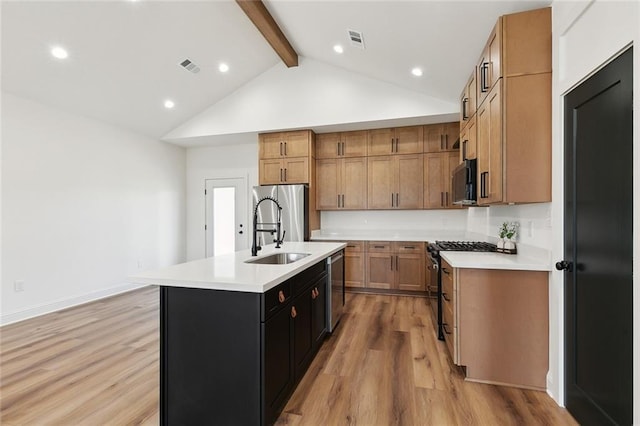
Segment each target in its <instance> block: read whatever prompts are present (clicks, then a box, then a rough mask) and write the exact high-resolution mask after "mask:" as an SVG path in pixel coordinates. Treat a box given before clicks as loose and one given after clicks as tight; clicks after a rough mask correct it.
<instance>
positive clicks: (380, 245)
mask: <svg viewBox="0 0 640 426" xmlns="http://www.w3.org/2000/svg"><path fill="white" fill-rule="evenodd" d="M424 253H425V247H424V243H422V242H394V243H391V242H381V241H370V242H369V243H368V244H367V267H366V269H367V282H366V287H367V288H377V289H385V290H391V289H393V290H402V291H424V290H425V279H424V272H425V271H424Z"/></svg>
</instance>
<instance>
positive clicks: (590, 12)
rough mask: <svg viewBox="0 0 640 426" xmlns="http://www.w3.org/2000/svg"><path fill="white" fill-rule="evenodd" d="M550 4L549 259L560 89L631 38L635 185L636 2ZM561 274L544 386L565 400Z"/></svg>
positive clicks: (639, 389)
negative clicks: (551, 163) (547, 372)
mask: <svg viewBox="0 0 640 426" xmlns="http://www.w3.org/2000/svg"><path fill="white" fill-rule="evenodd" d="M552 7H553V69H554V81H553V200H554V201H553V203H552V206H551V220H552V227H553V231H554V232H553V236H552V247H553V259H558V260H559V259H562V257H563V214H564V211H563V202H562V200H563V196H564V192H563V183H562V179H563V168H564V167H563V163H564V156H563V144H564V141H563V136H562V135H563V131H564V129H563V128H562V123H563V111H562V110H563V104H562V98H563V96H564V94H566V93H567V92H568V91H570V90H571V89H572V88H573V87H575V86H576V85H578V84H579V83H580V82H582V81H583V80H585V79H586V78H587V77H588V76H590V75H591V74H593V73H594V72H595V71H597V70H598V69H599V68H600V67H601V66H602V65H603V64H605V63H606V62H608V61H609V60H610V59H612V58H613V57H615V56H616V55H617V54H618V53H620V52H621V51H622V50H624V49H625V47H626V46H628V45H629V44H630V43H632V42H633V43H635V48H634V76H635V80H634V142H633V143H634V147H636V149H634V159H633V168H634V193H635V194H638V192H639V191H638V188H640V176H639V174H638V173H637V171H638V170H640V150H639V149H637V147H640V113H639V111H640V101H639V100H640V72H638V70H640V48H639V46H638V40H640V24H639V23H640V5H639V3H638V2H636V1H603V0H599V1H571V2H569V1H554V2H553V4H552ZM639 205H640V199H639V197H635V198H634V213H633V221H634V235H633V238H634V265H633V266H634V268H633V270H634V285H633V288H634V293H633V300H634V306H635V307H636V308H635V309H634V354H635V355H634V367H633V368H634V373H633V374H634V424H640V356H638V354H640V310H639V309H637V307H638V306H640V288H639V287H640V285H639V281H640V280H639V278H638V272H637V271H638V270H639V267H640V262H639V260H638V255H637V253H638V248H639V243H638V241H639V240H640V233H639V229H640V228H639V226H640V219H639V217H640V214H639V209H638V207H639ZM563 280H564V277H563V273H562V272H552V273H551V280H550V298H549V299H550V305H549V308H550V327H551V330H550V331H551V335H550V339H551V340H550V376H549V379H548V391H549V393H550V394H551V395H552V396H553V397H554V398H555V399H556V401H558V402H559V403H560V404H564V369H563V362H564V361H563V358H564V351H563V344H564V335H563V328H564V321H563V316H564V309H563V305H564V299H563Z"/></svg>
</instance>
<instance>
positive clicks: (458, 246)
mask: <svg viewBox="0 0 640 426" xmlns="http://www.w3.org/2000/svg"><path fill="white" fill-rule="evenodd" d="M427 250H428V251H429V252H431V253H434V254H436V255H437V254H438V252H440V251H476V252H492V251H496V245H495V244H491V243H485V242H484V241H436V242H435V243H430V244H429V245H428V246H427Z"/></svg>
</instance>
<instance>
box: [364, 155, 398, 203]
mask: <svg viewBox="0 0 640 426" xmlns="http://www.w3.org/2000/svg"><path fill="white" fill-rule="evenodd" d="M367 176H368V179H367V183H368V191H367V206H368V208H369V209H370V210H371V209H391V208H392V206H393V205H394V204H395V199H394V197H395V187H394V170H393V159H392V157H391V156H384V157H368V158H367Z"/></svg>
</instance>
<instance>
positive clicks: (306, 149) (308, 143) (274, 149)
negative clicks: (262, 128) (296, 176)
mask: <svg viewBox="0 0 640 426" xmlns="http://www.w3.org/2000/svg"><path fill="white" fill-rule="evenodd" d="M312 141H313V132H311V131H310V130H300V131H293V132H277V133H261V134H260V135H259V136H258V145H259V157H260V159H261V160H265V159H269V158H283V157H308V156H309V155H311V153H312V150H311V148H312Z"/></svg>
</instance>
